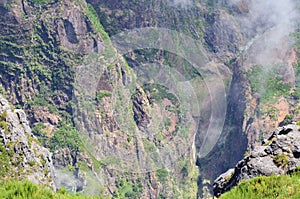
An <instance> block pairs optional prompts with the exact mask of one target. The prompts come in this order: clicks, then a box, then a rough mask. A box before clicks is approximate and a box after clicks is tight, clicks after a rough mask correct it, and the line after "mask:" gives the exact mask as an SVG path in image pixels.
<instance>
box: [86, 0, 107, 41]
mask: <svg viewBox="0 0 300 199" xmlns="http://www.w3.org/2000/svg"><path fill="white" fill-rule="evenodd" d="M87 15H88V17H89V19H90V21H91V23H92V26H93V27H94V28H95V29H96V31H98V32H99V33H100V36H101V37H102V39H103V40H109V36H108V34H107V33H106V32H105V30H104V28H103V26H102V25H101V23H100V22H99V18H98V15H97V12H96V10H95V9H94V7H93V6H92V5H90V4H88V6H87Z"/></svg>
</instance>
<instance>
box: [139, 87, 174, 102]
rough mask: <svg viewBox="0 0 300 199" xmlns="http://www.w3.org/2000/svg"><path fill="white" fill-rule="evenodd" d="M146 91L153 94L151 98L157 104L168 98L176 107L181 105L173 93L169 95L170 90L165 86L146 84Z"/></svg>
mask: <svg viewBox="0 0 300 199" xmlns="http://www.w3.org/2000/svg"><path fill="white" fill-rule="evenodd" d="M144 90H145V91H149V92H150V93H151V98H152V99H154V100H156V101H157V102H161V101H162V100H164V99H165V98H166V99H169V100H170V101H171V102H172V103H173V104H174V105H179V101H178V99H177V97H176V96H175V95H174V94H173V93H169V92H168V88H167V87H165V86H163V85H159V84H146V85H145V86H144Z"/></svg>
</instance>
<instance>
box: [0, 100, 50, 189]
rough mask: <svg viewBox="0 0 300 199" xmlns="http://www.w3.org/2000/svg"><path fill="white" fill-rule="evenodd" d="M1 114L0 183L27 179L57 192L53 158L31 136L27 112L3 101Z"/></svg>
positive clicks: (1, 102)
mask: <svg viewBox="0 0 300 199" xmlns="http://www.w3.org/2000/svg"><path fill="white" fill-rule="evenodd" d="M0 114H1V123H0V124H1V127H0V138H1V142H0V147H1V151H0V154H1V167H2V168H1V176H0V178H1V180H7V179H10V178H12V179H19V180H22V179H28V180H30V181H32V182H35V183H37V184H42V185H44V186H46V187H49V188H51V189H53V190H54V189H55V185H54V178H55V176H54V167H53V163H52V155H51V153H50V152H49V151H48V150H47V149H46V148H44V147H43V146H41V145H40V144H39V142H38V140H37V139H36V137H35V136H34V135H33V134H32V132H31V128H30V126H29V122H28V120H27V118H26V114H25V112H24V111H23V110H21V109H12V108H11V107H10V105H9V104H8V102H7V101H6V100H5V99H4V98H2V97H0Z"/></svg>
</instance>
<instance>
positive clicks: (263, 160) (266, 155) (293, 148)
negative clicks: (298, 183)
mask: <svg viewBox="0 0 300 199" xmlns="http://www.w3.org/2000/svg"><path fill="white" fill-rule="evenodd" d="M299 147H300V134H299V126H297V125H295V124H293V125H292V124H291V125H287V126H283V127H279V128H277V129H276V130H275V132H273V134H272V135H271V137H269V138H268V139H266V140H265V141H264V143H263V145H262V146H259V147H256V148H254V150H253V151H250V152H247V154H245V157H244V159H242V160H241V161H239V162H238V163H237V165H236V166H235V168H234V169H230V170H228V171H227V172H226V173H224V174H222V175H220V176H219V177H218V178H217V179H216V180H215V181H214V195H215V196H220V194H222V193H224V192H226V191H228V190H230V189H231V188H232V187H233V186H235V185H237V184H238V183H239V182H240V181H241V180H246V179H250V178H254V177H257V176H261V175H262V176H270V175H284V174H288V173H291V172H292V171H294V170H296V169H297V167H298V166H299V165H300V161H299V157H300V156H299Z"/></svg>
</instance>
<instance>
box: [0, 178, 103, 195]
mask: <svg viewBox="0 0 300 199" xmlns="http://www.w3.org/2000/svg"><path fill="white" fill-rule="evenodd" d="M0 198H3V199H29V198H34V199H100V198H103V197H100V196H77V195H72V194H69V193H67V191H66V190H65V189H59V190H58V191H57V192H56V193H53V192H52V191H50V190H49V189H46V188H44V187H42V186H39V185H36V184H34V183H32V182H29V181H16V180H15V181H6V182H1V183H0Z"/></svg>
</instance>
